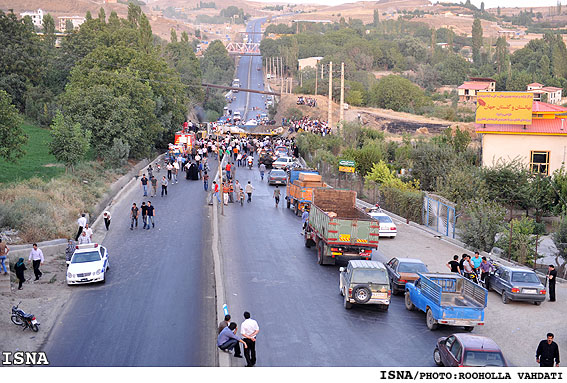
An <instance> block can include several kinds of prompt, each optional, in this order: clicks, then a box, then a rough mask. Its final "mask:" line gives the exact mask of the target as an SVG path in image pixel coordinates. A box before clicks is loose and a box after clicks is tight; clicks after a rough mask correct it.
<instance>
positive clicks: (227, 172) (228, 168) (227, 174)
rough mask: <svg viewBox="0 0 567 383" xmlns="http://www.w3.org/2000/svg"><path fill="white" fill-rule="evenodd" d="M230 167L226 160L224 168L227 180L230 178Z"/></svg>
mask: <svg viewBox="0 0 567 383" xmlns="http://www.w3.org/2000/svg"><path fill="white" fill-rule="evenodd" d="M230 168H231V166H230V162H228V163H227V164H226V167H225V168H224V170H226V179H228V180H229V179H230Z"/></svg>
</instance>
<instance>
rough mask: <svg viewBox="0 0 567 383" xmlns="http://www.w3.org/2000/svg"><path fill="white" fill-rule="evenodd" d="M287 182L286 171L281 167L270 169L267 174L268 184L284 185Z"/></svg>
mask: <svg viewBox="0 0 567 383" xmlns="http://www.w3.org/2000/svg"><path fill="white" fill-rule="evenodd" d="M286 183H287V173H286V172H285V171H284V170H281V169H272V171H270V174H269V175H268V185H285V184H286Z"/></svg>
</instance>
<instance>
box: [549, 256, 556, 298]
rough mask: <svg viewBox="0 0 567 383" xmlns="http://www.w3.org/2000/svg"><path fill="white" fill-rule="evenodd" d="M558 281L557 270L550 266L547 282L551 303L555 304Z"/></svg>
mask: <svg viewBox="0 0 567 383" xmlns="http://www.w3.org/2000/svg"><path fill="white" fill-rule="evenodd" d="M556 279H557V270H555V266H553V265H549V272H548V273H547V280H548V282H549V301H550V302H555V280H556Z"/></svg>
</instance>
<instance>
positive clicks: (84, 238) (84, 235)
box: [79, 231, 91, 245]
mask: <svg viewBox="0 0 567 383" xmlns="http://www.w3.org/2000/svg"><path fill="white" fill-rule="evenodd" d="M89 243H91V238H90V237H89V236H88V235H87V232H86V231H83V232H82V234H81V235H80V237H79V245H86V244H89Z"/></svg>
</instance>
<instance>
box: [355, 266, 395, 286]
mask: <svg viewBox="0 0 567 383" xmlns="http://www.w3.org/2000/svg"><path fill="white" fill-rule="evenodd" d="M352 283H379V284H387V283H388V274H387V273H386V270H380V269H359V270H354V271H353V273H352Z"/></svg>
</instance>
